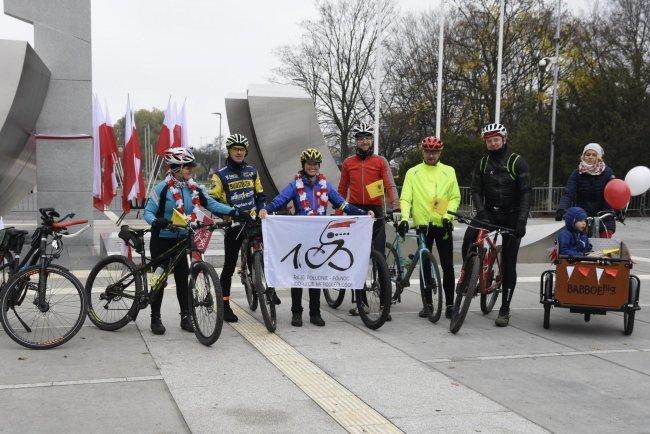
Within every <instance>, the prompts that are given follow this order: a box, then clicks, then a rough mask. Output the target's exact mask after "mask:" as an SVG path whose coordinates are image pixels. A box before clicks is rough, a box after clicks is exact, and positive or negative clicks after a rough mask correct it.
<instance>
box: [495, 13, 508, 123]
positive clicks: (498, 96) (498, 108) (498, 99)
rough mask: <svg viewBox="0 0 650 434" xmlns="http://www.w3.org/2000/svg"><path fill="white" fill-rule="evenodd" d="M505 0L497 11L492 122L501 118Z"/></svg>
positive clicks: (497, 121)
mask: <svg viewBox="0 0 650 434" xmlns="http://www.w3.org/2000/svg"><path fill="white" fill-rule="evenodd" d="M505 12H506V0H501V8H500V11H499V54H498V56H497V94H496V107H495V109H494V122H496V123H497V124H498V123H499V121H500V120H501V66H502V63H503V23H504V21H505Z"/></svg>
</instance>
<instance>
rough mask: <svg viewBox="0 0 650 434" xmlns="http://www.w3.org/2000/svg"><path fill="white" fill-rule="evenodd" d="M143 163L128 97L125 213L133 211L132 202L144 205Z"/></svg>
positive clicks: (123, 193)
mask: <svg viewBox="0 0 650 434" xmlns="http://www.w3.org/2000/svg"><path fill="white" fill-rule="evenodd" d="M141 162H142V152H141V151H140V139H139V138H138V130H137V129H136V126H135V120H134V117H133V112H132V111H131V99H130V97H127V100H126V117H125V123H124V156H123V157H122V168H123V170H124V181H123V183H122V210H124V212H125V213H128V212H129V211H131V202H136V203H137V204H139V205H141V204H144V195H145V188H144V177H143V176H142V165H141Z"/></svg>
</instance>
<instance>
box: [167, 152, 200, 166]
mask: <svg viewBox="0 0 650 434" xmlns="http://www.w3.org/2000/svg"><path fill="white" fill-rule="evenodd" d="M164 160H165V163H167V164H169V165H170V166H172V167H173V166H196V162H195V161H194V160H195V158H194V154H192V151H190V150H189V149H187V148H169V149H167V150H166V151H165V157H164Z"/></svg>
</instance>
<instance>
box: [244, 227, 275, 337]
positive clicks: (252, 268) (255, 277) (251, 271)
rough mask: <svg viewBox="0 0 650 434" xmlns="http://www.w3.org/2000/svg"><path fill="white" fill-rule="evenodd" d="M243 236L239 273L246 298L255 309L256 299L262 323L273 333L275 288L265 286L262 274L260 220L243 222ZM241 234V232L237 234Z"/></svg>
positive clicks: (262, 247) (262, 257)
mask: <svg viewBox="0 0 650 434" xmlns="http://www.w3.org/2000/svg"><path fill="white" fill-rule="evenodd" d="M241 230H242V231H243V232H244V234H245V238H244V241H243V243H242V246H241V251H240V252H241V255H240V256H241V269H240V271H239V274H240V276H241V280H242V283H243V284H244V288H245V291H246V299H247V300H248V305H249V307H250V308H251V310H253V311H254V310H255V309H257V304H258V301H259V300H261V302H260V303H259V306H260V312H261V313H262V318H263V319H264V325H265V326H266V329H267V330H268V331H269V332H271V333H273V332H274V331H275V329H276V326H277V319H276V313H275V298H276V295H275V288H270V287H268V286H266V277H265V275H264V250H263V249H264V244H263V241H262V222H261V221H260V220H259V219H258V220H255V222H254V223H248V222H245V223H244V224H243V225H242V229H241ZM239 236H241V232H240V234H239Z"/></svg>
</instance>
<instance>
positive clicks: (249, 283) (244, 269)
mask: <svg viewBox="0 0 650 434" xmlns="http://www.w3.org/2000/svg"><path fill="white" fill-rule="evenodd" d="M248 248H249V244H248V241H244V242H243V243H242V246H241V249H240V260H241V262H240V263H241V283H242V285H244V292H246V301H248V307H249V308H250V310H252V311H253V312H255V311H256V310H257V303H258V300H257V293H256V292H255V290H254V288H253V286H254V283H253V278H252V267H253V264H249V263H248V260H247V259H246V257H247V254H246V252H247V251H248Z"/></svg>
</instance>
